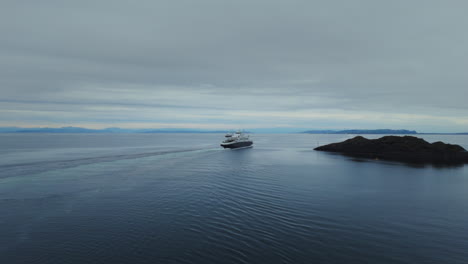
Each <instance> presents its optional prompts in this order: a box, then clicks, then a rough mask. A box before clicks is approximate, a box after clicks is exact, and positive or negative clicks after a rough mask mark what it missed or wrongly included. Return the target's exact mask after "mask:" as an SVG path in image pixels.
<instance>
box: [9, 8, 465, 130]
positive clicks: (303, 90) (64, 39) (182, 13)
mask: <svg viewBox="0 0 468 264" xmlns="http://www.w3.org/2000/svg"><path fill="white" fill-rule="evenodd" d="M0 5H1V6H0V7H1V8H0V36H1V37H2V42H1V43H0V92H1V95H2V96H1V98H0V111H1V113H2V115H1V116H0V126H6V125H24V126H60V125H62V124H63V125H80V124H81V125H87V126H90V127H107V126H117V125H119V126H124V127H136V126H137V125H141V126H142V128H143V127H151V124H153V126H154V127H155V128H156V127H161V125H168V126H169V125H170V126H169V127H177V126H180V127H191V126H192V128H197V127H200V128H201V127H209V128H221V129H222V128H227V127H230V126H237V127H242V126H245V127H246V128H250V127H252V128H253V127H255V126H257V127H269V126H270V127H275V126H285V127H297V128H379V127H388V128H406V129H418V130H426V131H427V130H431V131H434V130H437V131H448V132H451V131H467V130H468V122H467V121H466V116H468V106H467V105H468V104H466V102H465V98H466V87H468V75H466V74H465V69H466V68H468V48H467V47H468V35H467V34H465V31H466V30H465V28H466V25H468V18H467V17H466V15H465V14H464V11H463V10H466V8H468V4H467V3H466V2H465V1H455V0H454V1H444V2H440V1H416V0H413V1H402V0H396V1H391V2H389V1H374V0H372V1H371V0H359V1H288V2H285V1H235V2H220V1H209V0H201V1H196V2H194V1H183V0H182V1H139V2H138V4H136V3H130V2H128V1H123V0H116V1H97V2H96V1H80V2H75V1H51V0H49V1H41V2H40V3H38V2H35V1H3V2H2V4H0Z"/></svg>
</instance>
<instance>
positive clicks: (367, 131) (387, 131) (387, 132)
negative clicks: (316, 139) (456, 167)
mask: <svg viewBox="0 0 468 264" xmlns="http://www.w3.org/2000/svg"><path fill="white" fill-rule="evenodd" d="M302 133H305V134H352V135H357V134H361V135H363V134H375V135H379V134H380V135H415V134H418V135H468V132H462V133H419V132H417V131H415V130H406V129H348V130H309V131H304V132H302Z"/></svg>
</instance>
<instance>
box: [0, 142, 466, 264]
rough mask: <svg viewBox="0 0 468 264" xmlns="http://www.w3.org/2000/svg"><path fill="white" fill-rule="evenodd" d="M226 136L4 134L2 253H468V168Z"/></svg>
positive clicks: (142, 259) (67, 256) (114, 256)
mask: <svg viewBox="0 0 468 264" xmlns="http://www.w3.org/2000/svg"><path fill="white" fill-rule="evenodd" d="M222 137H223V135H220V134H194V135H188V134H109V135H104V134H76V135H70V134H58V135H52V134H0V263H59V264H66V263H80V264H81V263H347V264H349V263H359V264H361V263H468V166H466V165H465V166H459V167H432V166H413V165H407V164H401V163H396V162H382V161H366V160H356V159H351V158H348V157H344V156H341V155H333V154H327V153H323V152H316V151H313V150H312V149H313V148H314V147H315V146H317V145H319V144H325V143H330V142H335V141H341V140H343V139H346V138H348V137H350V136H347V135H302V134H301V135H252V138H253V139H254V142H255V143H254V148H251V149H243V150H234V151H232V150H223V149H221V148H220V147H219V145H218V143H219V141H220V140H221V139H222ZM372 137H377V136H372ZM424 137H425V138H426V139H427V140H428V141H437V140H442V141H445V142H450V143H456V144H460V145H462V146H463V147H465V148H467V149H468V137H467V136H424Z"/></svg>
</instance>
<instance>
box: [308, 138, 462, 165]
mask: <svg viewBox="0 0 468 264" xmlns="http://www.w3.org/2000/svg"><path fill="white" fill-rule="evenodd" d="M315 150H318V151H329V152H337V153H341V154H345V155H347V156H352V157H358V158H369V159H381V160H395V161H402V162H409V163H433V164H447V165H450V164H464V163H468V152H467V151H466V150H465V149H464V148H463V147H461V146H459V145H452V144H446V143H443V142H440V141H438V142H434V143H429V142H427V141H425V140H424V139H422V138H417V137H413V136H403V137H400V136H384V137H382V138H379V139H367V138H364V137H362V136H357V137H354V138H351V139H348V140H346V141H343V142H339V143H332V144H328V145H324V146H320V147H317V148H315Z"/></svg>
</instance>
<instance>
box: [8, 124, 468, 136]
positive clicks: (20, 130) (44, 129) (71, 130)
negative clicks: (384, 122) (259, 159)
mask: <svg viewBox="0 0 468 264" xmlns="http://www.w3.org/2000/svg"><path fill="white" fill-rule="evenodd" d="M229 131H232V130H204V129H185V128H159V129H126V128H118V127H110V128H104V129H90V128H83V127H71V126H70V127H60V128H51V127H39V128H37V127H35V128H24V127H0V133H57V134H65V133H70V134H73V133H75V134H77V133H146V134H152V133H153V134H157V133H192V134H206V133H227V132H229ZM248 131H249V133H286V134H349V135H358V134H361V135H368V134H375V135H468V132H457V133H440V132H417V131H415V130H406V129H398V130H395V129H347V130H307V131H302V132H301V131H295V132H294V131H284V130H282V129H278V128H271V129H265V128H264V129H248Z"/></svg>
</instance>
